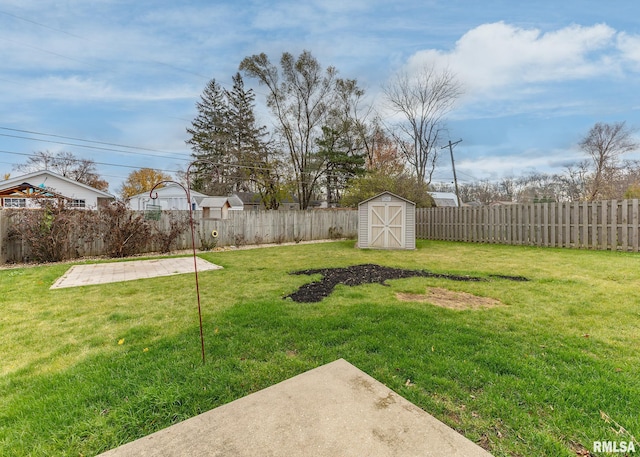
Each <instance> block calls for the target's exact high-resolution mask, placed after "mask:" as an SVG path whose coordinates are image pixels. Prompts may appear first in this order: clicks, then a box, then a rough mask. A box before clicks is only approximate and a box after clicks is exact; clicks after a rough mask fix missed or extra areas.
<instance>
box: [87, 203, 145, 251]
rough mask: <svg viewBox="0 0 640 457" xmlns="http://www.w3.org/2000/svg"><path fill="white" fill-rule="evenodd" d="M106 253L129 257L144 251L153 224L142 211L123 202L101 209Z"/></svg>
mask: <svg viewBox="0 0 640 457" xmlns="http://www.w3.org/2000/svg"><path fill="white" fill-rule="evenodd" d="M100 220H101V222H102V228H103V240H104V243H105V254H106V255H107V256H109V257H128V256H131V255H134V254H138V253H140V252H144V250H145V248H146V247H147V244H148V242H149V238H150V236H149V235H150V233H151V225H150V224H149V222H148V221H147V220H145V219H144V215H143V214H141V213H134V212H133V211H129V210H128V209H127V207H126V205H125V204H124V203H122V202H116V203H112V204H111V205H109V206H106V207H104V208H101V209H100Z"/></svg>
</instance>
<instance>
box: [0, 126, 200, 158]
mask: <svg viewBox="0 0 640 457" xmlns="http://www.w3.org/2000/svg"><path fill="white" fill-rule="evenodd" d="M0 136H4V137H8V138H17V139H22V140H30V141H39V142H42V143H52V144H61V145H63V146H75V147H78V148H86V149H95V150H99V151H110V152H121V153H124V154H133V155H139V156H146V157H153V158H156V159H157V158H159V156H158V155H155V154H145V153H143V152H134V151H123V150H122V149H113V148H103V147H100V146H91V145H86V144H76V143H68V142H65V141H53V140H44V139H42V138H31V137H26V136H19V135H10V134H8V133H0ZM169 154H171V153H169ZM160 157H161V158H165V159H176V160H186V161H189V160H190V159H188V158H186V157H169V156H160Z"/></svg>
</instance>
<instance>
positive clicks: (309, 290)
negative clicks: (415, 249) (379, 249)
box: [285, 264, 527, 303]
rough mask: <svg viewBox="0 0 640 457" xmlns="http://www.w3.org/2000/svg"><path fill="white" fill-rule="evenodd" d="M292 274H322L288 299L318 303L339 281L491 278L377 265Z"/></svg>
mask: <svg viewBox="0 0 640 457" xmlns="http://www.w3.org/2000/svg"><path fill="white" fill-rule="evenodd" d="M291 274H293V275H315V274H320V275H322V279H321V280H319V281H314V282H312V283H309V284H305V285H303V286H302V287H300V288H299V289H298V290H297V291H295V292H294V293H292V294H290V295H287V296H286V297H285V298H291V299H292V300H293V301H295V302H300V303H315V302H319V301H321V300H322V299H323V298H325V297H328V296H329V295H330V294H331V292H333V289H334V288H335V287H336V286H337V285H338V284H344V285H346V286H358V285H361V284H374V283H377V284H382V285H384V286H386V285H387V284H386V281H387V280H389V279H403V278H412V277H425V278H440V279H450V280H452V281H488V280H489V279H488V278H482V277H476V276H462V275H450V274H443V273H432V272H430V271H426V270H404V269H401V268H391V267H384V266H381V265H375V264H366V265H354V266H351V267H346V268H324V269H318V270H302V271H294V272H292V273H291ZM494 277H496V278H499V279H509V280H513V281H526V280H527V279H526V278H523V277H521V276H494Z"/></svg>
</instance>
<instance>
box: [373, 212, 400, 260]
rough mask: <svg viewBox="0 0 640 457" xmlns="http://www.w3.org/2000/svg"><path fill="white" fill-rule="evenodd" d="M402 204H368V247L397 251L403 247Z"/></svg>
mask: <svg viewBox="0 0 640 457" xmlns="http://www.w3.org/2000/svg"><path fill="white" fill-rule="evenodd" d="M404 228H405V227H404V204H402V203H400V202H371V203H370V204H369V246H371V247H376V248H387V249H399V248H403V247H404Z"/></svg>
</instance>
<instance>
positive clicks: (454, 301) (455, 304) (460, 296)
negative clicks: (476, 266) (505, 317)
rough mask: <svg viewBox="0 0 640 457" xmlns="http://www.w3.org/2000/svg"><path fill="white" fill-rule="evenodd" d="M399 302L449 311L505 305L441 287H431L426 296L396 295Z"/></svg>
mask: <svg viewBox="0 0 640 457" xmlns="http://www.w3.org/2000/svg"><path fill="white" fill-rule="evenodd" d="M396 297H397V298H398V300H401V301H409V302H421V303H431V304H432V305H435V306H440V307H442V308H448V309H458V310H463V309H483V308H494V307H496V306H500V305H502V304H503V303H502V302H501V301H500V300H496V299H494V298H489V297H478V296H477V295H473V294H468V293H466V292H454V291H452V290H449V289H443V288H441V287H429V288H427V292H426V293H425V294H408V293H398V294H396Z"/></svg>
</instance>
